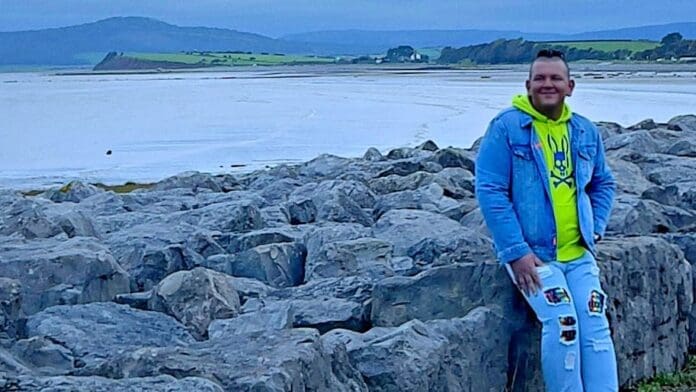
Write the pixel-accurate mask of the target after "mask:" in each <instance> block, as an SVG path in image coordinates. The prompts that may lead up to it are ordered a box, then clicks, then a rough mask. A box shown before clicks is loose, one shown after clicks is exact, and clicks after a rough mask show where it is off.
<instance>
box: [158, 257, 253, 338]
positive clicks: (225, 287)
mask: <svg viewBox="0 0 696 392" xmlns="http://www.w3.org/2000/svg"><path fill="white" fill-rule="evenodd" d="M240 306H241V304H240V301H239V295H238V294H237V291H236V290H235V288H234V281H233V280H232V279H231V277H229V276H228V275H225V274H221V273H219V272H215V271H212V270H209V269H205V268H201V267H198V268H194V269H192V270H190V271H179V272H175V273H173V274H171V275H169V276H167V277H166V278H165V279H164V280H162V281H161V282H160V283H159V284H158V285H157V287H155V289H154V291H153V295H152V297H151V298H150V301H149V303H148V307H149V309H150V310H155V311H159V312H164V313H166V314H168V315H170V316H172V317H174V318H175V319H177V320H179V322H181V323H182V324H183V325H185V326H186V328H187V329H188V331H189V332H190V333H191V335H193V336H194V337H195V338H197V339H199V340H202V339H205V338H206V337H207V334H208V325H209V324H210V323H211V322H212V321H213V320H215V319H224V318H230V317H234V316H236V315H237V314H238V313H239V308H240Z"/></svg>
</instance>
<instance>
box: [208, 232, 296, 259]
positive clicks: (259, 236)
mask: <svg viewBox="0 0 696 392" xmlns="http://www.w3.org/2000/svg"><path fill="white" fill-rule="evenodd" d="M224 237H225V238H221V241H220V242H221V243H222V244H224V246H225V250H226V251H227V252H229V253H238V252H243V251H245V250H249V249H251V248H255V247H257V246H259V245H269V244H277V243H285V242H298V241H299V240H300V239H301V232H300V231H295V230H292V228H288V227H284V228H269V229H261V230H254V231H250V232H248V233H244V234H241V235H236V236H224Z"/></svg>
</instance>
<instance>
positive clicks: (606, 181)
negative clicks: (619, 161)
mask: <svg viewBox="0 0 696 392" xmlns="http://www.w3.org/2000/svg"><path fill="white" fill-rule="evenodd" d="M592 127H593V128H594V130H595V132H596V133H595V134H596V135H597V151H596V153H595V162H594V171H593V172H592V178H591V179H590V183H589V184H588V188H587V195H588V196H589V197H590V203H591V204H592V215H593V216H594V222H593V223H594V232H595V234H599V235H600V236H601V237H604V232H605V231H606V229H607V224H608V223H609V215H610V214H611V208H612V204H613V202H614V192H615V191H616V181H615V180H614V176H613V175H612V174H611V169H609V166H608V165H607V162H606V156H605V152H604V143H603V142H602V136H601V135H600V134H599V132H598V131H597V128H596V127H595V126H594V125H592Z"/></svg>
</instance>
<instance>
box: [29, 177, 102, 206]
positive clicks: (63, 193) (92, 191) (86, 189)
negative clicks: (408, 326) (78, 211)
mask: <svg viewBox="0 0 696 392" xmlns="http://www.w3.org/2000/svg"><path fill="white" fill-rule="evenodd" d="M103 192H104V191H103V190H101V189H99V188H97V187H96V186H94V185H90V184H85V183H83V182H81V181H71V182H69V183H67V184H65V185H64V186H62V187H61V188H58V189H55V188H54V189H49V190H47V191H45V192H44V193H42V194H41V196H42V197H44V198H46V199H48V200H51V201H53V202H56V203H64V202H73V203H79V202H81V201H82V200H84V199H87V198H88V197H91V196H94V195H96V194H98V193H103Z"/></svg>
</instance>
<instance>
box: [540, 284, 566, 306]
mask: <svg viewBox="0 0 696 392" xmlns="http://www.w3.org/2000/svg"><path fill="white" fill-rule="evenodd" d="M544 298H546V302H547V303H548V304H549V305H560V304H569V303H570V295H568V291H567V290H566V289H565V288H563V287H552V288H550V289H548V290H544Z"/></svg>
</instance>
